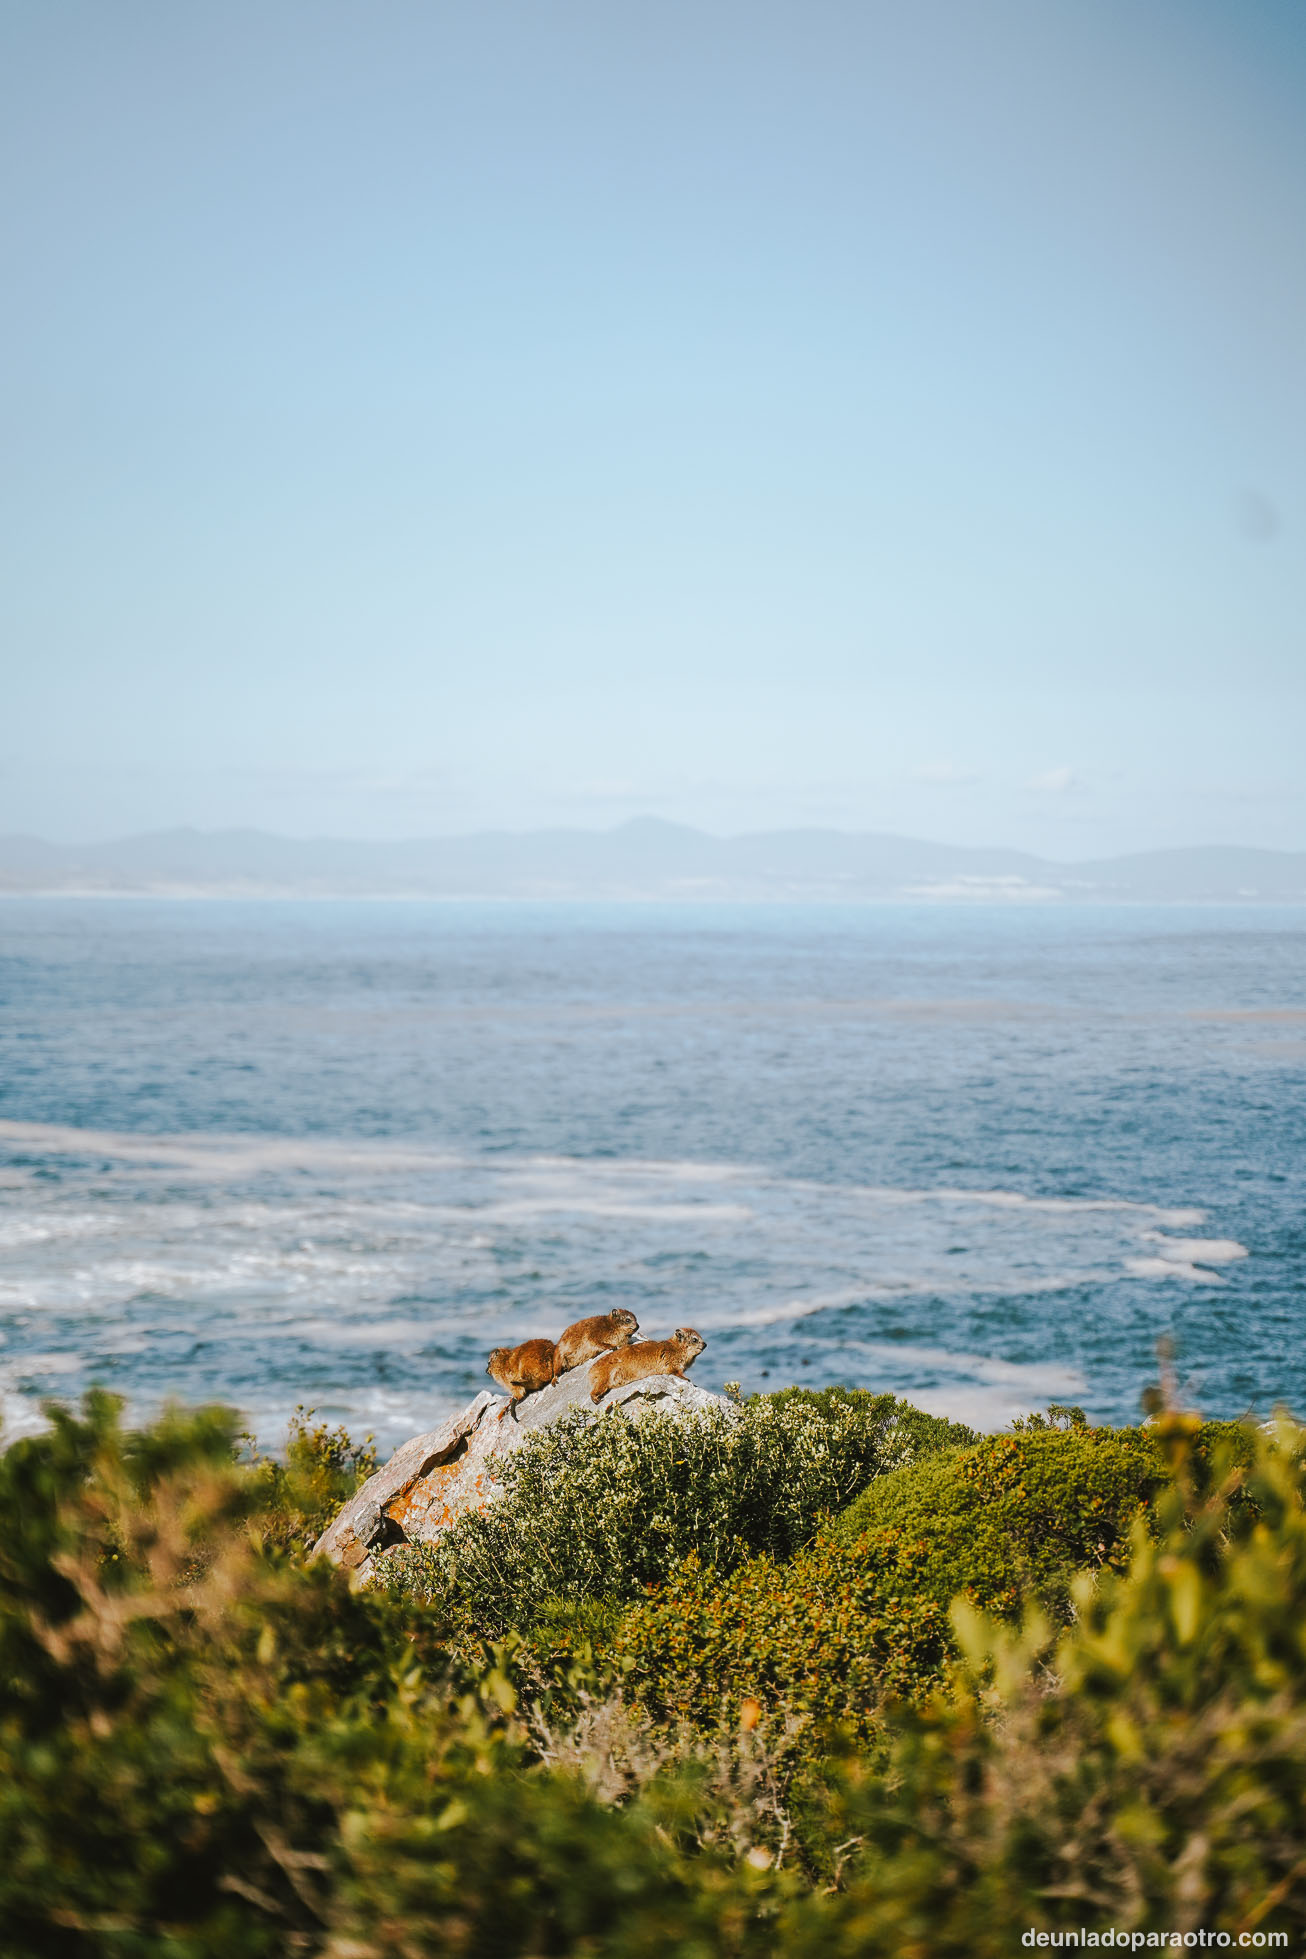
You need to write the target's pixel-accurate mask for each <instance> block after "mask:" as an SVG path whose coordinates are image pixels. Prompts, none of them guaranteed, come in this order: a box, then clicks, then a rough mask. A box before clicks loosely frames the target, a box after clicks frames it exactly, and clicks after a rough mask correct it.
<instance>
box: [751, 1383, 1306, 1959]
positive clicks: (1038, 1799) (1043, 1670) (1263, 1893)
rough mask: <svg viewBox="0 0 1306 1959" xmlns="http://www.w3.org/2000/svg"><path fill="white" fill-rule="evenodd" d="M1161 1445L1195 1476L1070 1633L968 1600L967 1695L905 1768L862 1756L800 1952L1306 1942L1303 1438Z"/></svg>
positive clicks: (1102, 1579) (985, 1951) (963, 1682)
mask: <svg viewBox="0 0 1306 1959" xmlns="http://www.w3.org/2000/svg"><path fill="white" fill-rule="evenodd" d="M1153 1440H1154V1441H1155V1442H1156V1443H1157V1445H1158V1447H1159V1448H1161V1449H1162V1450H1163V1451H1165V1452H1166V1453H1167V1454H1170V1455H1172V1456H1175V1457H1177V1458H1178V1472H1179V1473H1178V1476H1177V1479H1176V1480H1174V1481H1172V1482H1171V1483H1170V1485H1169V1486H1168V1487H1167V1488H1166V1489H1165V1490H1164V1491H1163V1492H1161V1493H1160V1494H1159V1495H1158V1497H1157V1499H1156V1505H1155V1515H1154V1517H1153V1518H1152V1520H1151V1525H1152V1527H1151V1528H1150V1529H1149V1528H1148V1527H1147V1524H1146V1523H1145V1522H1144V1521H1143V1520H1141V1519H1140V1520H1139V1521H1138V1523H1137V1524H1136V1525H1135V1528H1134V1532H1133V1539H1132V1545H1131V1553H1132V1555H1131V1558H1130V1561H1129V1563H1128V1568H1127V1569H1126V1570H1125V1571H1124V1572H1122V1573H1117V1572H1112V1571H1108V1572H1103V1573H1102V1574H1100V1575H1099V1576H1098V1577H1097V1578H1095V1579H1094V1578H1088V1577H1086V1578H1084V1579H1081V1580H1080V1581H1078V1582H1077V1584H1076V1586H1075V1588H1074V1598H1075V1604H1076V1608H1077V1618H1076V1620H1075V1623H1074V1624H1072V1625H1071V1626H1070V1627H1069V1628H1068V1629H1067V1630H1064V1631H1063V1632H1062V1633H1061V1634H1060V1636H1059V1637H1057V1635H1056V1634H1055V1632H1054V1630H1053V1628H1052V1627H1051V1626H1050V1624H1049V1622H1048V1620H1047V1619H1046V1617H1045V1616H1044V1615H1043V1614H1042V1613H1041V1612H1039V1611H1038V1609H1037V1608H1034V1609H1032V1610H1031V1612H1030V1614H1029V1615H1028V1617H1027V1619H1026V1622H1025V1625H1024V1627H1023V1629H1022V1630H1020V1631H1018V1632H1015V1631H1013V1630H1012V1629H1011V1628H1010V1627H1007V1626H1004V1625H1003V1624H1002V1623H1001V1622H999V1621H997V1620H994V1619H991V1618H987V1617H985V1616H984V1615H982V1614H980V1613H978V1612H977V1611H976V1610H975V1609H974V1608H973V1607H971V1606H969V1605H962V1606H960V1607H958V1608H957V1610H956V1611H955V1614H954V1618H955V1621H956V1629H957V1633H958V1637H959V1639H960V1641H961V1643H962V1645H963V1646H964V1648H965V1650H966V1655H967V1664H966V1668H965V1671H964V1672H963V1673H962V1674H961V1675H959V1677H958V1679H957V1680H956V1682H955V1683H954V1693H953V1694H952V1696H950V1697H949V1698H947V1699H944V1698H942V1697H940V1698H938V1699H937V1700H936V1701H935V1702H934V1703H933V1704H932V1705H931V1706H930V1707H929V1708H927V1709H926V1710H925V1711H924V1712H923V1713H922V1714H921V1715H919V1716H918V1717H916V1718H915V1719H912V1718H910V1717H904V1718H903V1721H902V1731H901V1732H900V1735H899V1738H898V1739H897V1741H896V1743H895V1747H894V1752H893V1758H892V1762H891V1769H890V1773H888V1774H887V1775H872V1776H868V1775H866V1774H864V1773H863V1772H862V1771H861V1770H860V1768H859V1767H858V1765H857V1764H856V1763H855V1762H850V1763H849V1764H848V1766H847V1769H846V1772H845V1775H844V1777H843V1779H842V1791H841V1795H840V1798H839V1801H838V1803H837V1805H836V1806H835V1809H834V1811H833V1813H832V1815H831V1824H830V1826H831V1828H832V1830H836V1831H839V1832H842V1833H843V1835H844V1836H845V1837H847V1838H850V1839H856V1840H857V1842H858V1845H859V1849H860V1859H859V1862H858V1863H857V1865H856V1866H855V1867H854V1868H853V1870H852V1871H851V1873H850V1876H849V1879H848V1882H847V1883H846V1886H845V1889H844V1891H843V1893H842V1895H841V1896H839V1897H838V1898H831V1899H821V1900H819V1901H818V1900H815V1899H813V1900H809V1901H806V1902H800V1903H799V1904H798V1905H796V1906H795V1908H794V1910H793V1912H792V1913H791V1914H790V1915H789V1916H788V1918H787V1920H786V1936H787V1938H789V1939H791V1940H792V1941H793V1944H792V1945H790V1946H788V1947H787V1948H782V1949H788V1950H797V1951H804V1952H808V1953H810V1954H813V1955H817V1959H821V1956H822V1955H825V1956H826V1959H845V1955H846V1959H851V1956H852V1955H853V1954H860V1953H865V1952H885V1953H895V1952H904V1951H907V1952H918V1953H928V1954H931V1955H935V1956H936V1959H951V1956H952V1955H954V1954H955V1955H957V1959H963V1955H964V1956H965V1959H990V1956H991V1959H1000V1956H1001V1959H1008V1955H1010V1954H1011V1953H1013V1952H1015V1951H1017V1950H1019V1949H1020V1943H1021V1940H1022V1937H1023V1935H1024V1934H1026V1933H1027V1932H1031V1931H1034V1930H1035V1929H1036V1928H1037V1929H1044V1930H1050V1931H1056V1930H1062V1931H1064V1930H1068V1929H1072V1928H1076V1927H1079V1926H1089V1927H1094V1928H1103V1927H1107V1926H1111V1927H1114V1928H1116V1929H1117V1930H1118V1931H1122V1932H1123V1931H1129V1932H1131V1933H1133V1932H1141V1933H1143V1934H1144V1935H1145V1936H1146V1935H1150V1936H1151V1940H1152V1942H1153V1943H1159V1942H1160V1940H1159V1938H1158V1935H1160V1934H1164V1935H1165V1940H1166V1942H1167V1943H1168V1942H1169V1941H1170V1937H1171V1935H1172V1934H1176V1933H1177V1934H1179V1935H1183V1934H1185V1933H1187V1934H1188V1935H1190V1939H1191V1942H1194V1943H1195V1942H1196V1940H1195V1938H1193V1937H1192V1935H1194V1934H1195V1933H1196V1932H1197V1931H1198V1930H1199V1929H1205V1930H1206V1931H1207V1932H1208V1933H1214V1932H1225V1933H1228V1934H1229V1935H1230V1937H1231V1939H1233V1940H1236V1939H1237V1938H1238V1937H1239V1935H1242V1934H1245V1935H1247V1936H1248V1937H1249V1938H1251V1937H1252V1936H1257V1935H1262V1934H1265V1933H1268V1932H1270V1931H1272V1930H1279V1931H1283V1932H1286V1933H1287V1934H1288V1935H1289V1937H1290V1938H1291V1940H1292V1943H1293V1946H1294V1947H1295V1945H1296V1944H1297V1943H1299V1942H1300V1940H1301V1938H1302V1936H1303V1934H1304V1933H1306V1857H1303V1854H1302V1827H1301V1819H1302V1816H1303V1814H1306V1615H1304V1614H1303V1610H1302V1601H1303V1599H1304V1598H1306V1507H1304V1506H1303V1486H1304V1483H1306V1477H1304V1475H1303V1432H1302V1431H1301V1430H1300V1429H1296V1428H1293V1427H1292V1426H1291V1425H1289V1424H1287V1423H1284V1424H1282V1425H1281V1426H1280V1428H1279V1430H1278V1432H1277V1433H1276V1434H1275V1435H1273V1436H1267V1435H1265V1434H1263V1433H1256V1432H1245V1433H1243V1434H1241V1435H1239V1436H1238V1437H1237V1438H1236V1439H1234V1440H1232V1441H1231V1440H1229V1439H1228V1438H1226V1439H1225V1440H1224V1441H1220V1440H1219V1439H1218V1438H1217V1439H1216V1440H1215V1446H1214V1447H1212V1446H1211V1445H1212V1437H1211V1434H1210V1431H1209V1430H1208V1431H1207V1432H1206V1433H1205V1435H1203V1434H1201V1433H1199V1432H1197V1429H1196V1424H1195V1423H1194V1422H1193V1421H1192V1419H1191V1418H1189V1417H1184V1416H1168V1417H1165V1418H1163V1420H1162V1421H1161V1422H1160V1423H1159V1424H1158V1425H1157V1429H1156V1431H1155V1432H1154V1435H1153Z"/></svg>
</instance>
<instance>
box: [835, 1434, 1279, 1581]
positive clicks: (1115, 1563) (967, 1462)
mask: <svg viewBox="0 0 1306 1959" xmlns="http://www.w3.org/2000/svg"><path fill="white" fill-rule="evenodd" d="M1074 1412H1075V1413H1076V1414H1078V1411H1077V1410H1076V1411H1074ZM1221 1445H1223V1446H1225V1447H1226V1448H1232V1449H1234V1450H1236V1451H1239V1452H1241V1454H1242V1455H1243V1456H1246V1455H1247V1453H1248V1451H1249V1449H1250V1446H1251V1445H1250V1440H1249V1438H1248V1435H1247V1433H1246V1431H1244V1430H1243V1429H1242V1428H1241V1427H1240V1426H1239V1425H1238V1424H1237V1423H1232V1422H1224V1423H1206V1424H1204V1425H1203V1426H1202V1427H1201V1428H1200V1429H1199V1430H1198V1432H1197V1435H1196V1437H1195V1438H1194V1449H1193V1454H1192V1461H1193V1466H1194V1469H1195V1470H1199V1469H1200V1468H1201V1465H1202V1464H1203V1463H1206V1462H1208V1461H1209V1459H1210V1455H1211V1452H1212V1450H1213V1449H1215V1448H1217V1447H1219V1446H1221ZM1168 1482H1169V1469H1168V1466H1167V1463H1166V1460H1165V1456H1164V1454H1163V1452H1162V1450H1161V1447H1160V1445H1159V1443H1158V1442H1157V1440H1156V1437H1155V1435H1154V1434H1153V1433H1152V1432H1151V1431H1150V1430H1148V1429H1146V1428H1132V1429H1110V1428H1090V1427H1089V1426H1088V1425H1087V1424H1086V1423H1084V1422H1083V1421H1082V1418H1081V1419H1080V1420H1076V1421H1071V1422H1069V1423H1067V1424H1065V1425H1060V1424H1055V1423H1054V1424H1050V1425H1048V1424H1040V1425H1039V1426H1037V1427H1033V1426H1030V1427H1023V1428H1022V1429H1021V1431H1020V1432H1018V1433H1017V1434H1014V1435H990V1436H986V1437H984V1439H983V1440H982V1441H980V1442H978V1443H976V1444H975V1445H974V1446H973V1447H971V1448H969V1449H965V1450H961V1451H959V1452H955V1453H952V1454H949V1455H946V1456H940V1457H937V1458H935V1459H934V1460H932V1461H930V1462H928V1463H922V1464H921V1465H920V1466H919V1467H916V1468H913V1469H909V1470H907V1471H906V1472H905V1473H904V1472H902V1471H899V1472H897V1473H896V1474H894V1475H890V1476H886V1477H884V1478H882V1479H880V1480H879V1481H877V1482H875V1483H873V1484H872V1485H871V1486H870V1487H869V1488H868V1489H867V1490H865V1491H864V1492H863V1494H862V1495H861V1496H860V1497H858V1498H857V1500H856V1501H855V1502H853V1503H852V1504H850V1505H849V1506H848V1508H847V1510H846V1511H845V1512H844V1513H843V1515H842V1517H841V1518H840V1519H839V1521H838V1523H837V1524H836V1525H835V1526H834V1535H835V1536H836V1537H837V1538H839V1539H840V1541H841V1542H843V1543H846V1544H847V1543H851V1542H852V1541H853V1540H854V1539H856V1538H858V1537H860V1536H862V1535H863V1533H865V1532H866V1531H867V1530H868V1529H892V1530H894V1531H898V1532H901V1533H902V1535H903V1536H904V1537H906V1538H909V1539H913V1538H915V1539H919V1540H921V1542H922V1543H924V1544H925V1545H926V1546H927V1547H928V1555H927V1557H926V1560H925V1562H924V1564H923V1566H922V1568H921V1571H920V1580H919V1582H920V1585H921V1587H922V1589H924V1590H926V1591H927V1592H928V1594H929V1596H930V1597H932V1598H934V1599H936V1600H937V1601H938V1602H939V1603H940V1604H941V1605H945V1606H946V1605H947V1603H948V1601H949V1600H950V1599H952V1598H954V1597H956V1596H957V1594H958V1593H963V1592H964V1593H966V1594H967V1595H968V1596H969V1597H971V1598H973V1599H974V1600H976V1601H977V1602H978V1603H980V1604H982V1605H985V1606H988V1607H991V1608H993V1609H994V1610H997V1611H1001V1612H1010V1611H1013V1610H1017V1609H1018V1608H1019V1607H1020V1605H1021V1604H1022V1603H1023V1602H1024V1600H1025V1599H1026V1598H1028V1597H1030V1596H1031V1595H1033V1594H1037V1595H1038V1596H1039V1597H1040V1598H1041V1599H1042V1600H1043V1602H1044V1604H1046V1605H1048V1606H1050V1607H1052V1608H1053V1609H1055V1610H1058V1611H1060V1612H1064V1610H1065V1608H1066V1606H1067V1605H1068V1603H1069V1594H1068V1589H1067V1587H1068V1582H1069V1579H1070V1576H1071V1575H1072V1573H1074V1572H1076V1571H1078V1570H1080V1569H1081V1568H1083V1567H1086V1566H1101V1565H1106V1566H1110V1567H1112V1568H1114V1569H1118V1568H1119V1567H1120V1566H1121V1564H1122V1563H1123V1562H1124V1561H1125V1559H1126V1558H1127V1556H1128V1551H1129V1543H1130V1533H1131V1530H1132V1527H1133V1524H1134V1520H1135V1518H1136V1517H1137V1516H1138V1515H1139V1514H1140V1513H1142V1512H1145V1511H1146V1510H1147V1508H1148V1507H1149V1505H1151V1504H1152V1502H1153V1501H1154V1499H1155V1497H1156V1495H1157V1492H1158V1491H1159V1490H1161V1489H1162V1488H1164V1487H1166V1485H1167V1484H1168Z"/></svg>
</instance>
